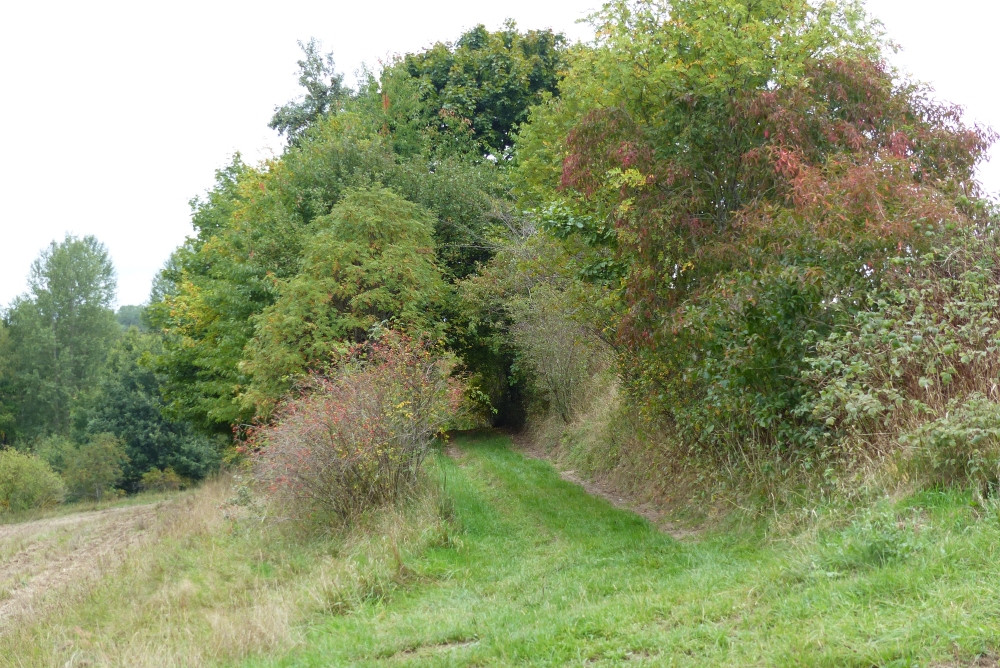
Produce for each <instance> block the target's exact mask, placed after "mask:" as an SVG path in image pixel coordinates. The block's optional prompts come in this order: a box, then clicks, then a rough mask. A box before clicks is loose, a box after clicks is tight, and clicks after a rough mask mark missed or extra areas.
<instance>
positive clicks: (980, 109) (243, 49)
mask: <svg viewBox="0 0 1000 668" xmlns="http://www.w3.org/2000/svg"><path fill="white" fill-rule="evenodd" d="M599 4H600V2H599V0H594V1H591V0H548V1H541V0H505V1H504V2H488V3H479V2H468V1H464V2H455V1H451V0H449V1H446V2H434V1H433V0H432V1H428V2H400V1H398V0H387V1H383V2H337V1H334V2H331V1H329V0H327V1H326V2H308V1H305V0H286V1H285V2H281V3H276V2H271V3H267V4H266V5H265V4H263V3H256V2H248V1H246V0H242V1H224V2H223V1H216V0H198V1H197V2H193V1H191V0H174V1H172V2H169V3H167V2H163V3H153V2H136V1H135V0H129V1H128V2H110V1H108V0H87V2H80V1H78V0H74V1H61V2H45V1H44V0H35V1H34V2H13V1H12V2H7V3H4V6H3V8H2V9H0V128H2V130H0V132H2V135H0V136H2V144H0V146H2V149H3V153H4V159H3V160H2V161H0V232H2V234H0V307H2V306H5V305H7V304H8V303H9V302H10V301H11V299H12V298H14V297H15V296H16V295H18V294H20V293H22V292H24V290H25V289H26V285H25V277H26V276H27V273H28V269H29V267H30V265H31V262H32V260H34V258H35V257H37V255H38V253H39V251H40V250H42V249H43V248H44V247H45V246H47V245H48V243H49V242H50V241H52V240H61V239H63V238H64V236H65V235H66V234H67V233H71V234H75V235H77V236H83V235H87V234H92V235H94V236H96V237H97V238H98V239H100V240H101V241H102V242H104V244H105V245H106V246H107V247H108V249H109V250H110V252H111V256H112V260H113V261H114V263H115V266H116V268H117V270H118V280H119V303H122V304H135V303H141V302H143V301H145V300H146V298H147V296H148V294H149V287H150V282H151V280H152V277H153V275H154V274H155V273H156V272H157V271H158V270H159V268H160V267H161V266H162V265H163V263H164V262H165V261H166V259H167V257H168V256H169V255H170V253H171V251H172V250H173V249H174V248H176V247H177V246H178V245H179V244H180V243H182V242H183V240H184V238H185V237H186V236H187V235H188V234H190V233H191V231H192V230H191V227H190V224H189V217H190V216H189V214H190V210H189V207H188V201H189V200H190V199H191V198H192V197H193V196H195V195H197V194H199V193H201V192H203V191H204V190H205V189H207V188H209V187H211V185H212V182H213V178H214V171H215V169H216V168H218V167H221V166H223V165H225V164H226V163H227V162H228V161H229V159H230V157H231V156H232V154H233V153H234V152H235V151H240V152H242V153H243V155H244V157H245V158H246V159H248V160H251V161H256V160H259V159H261V158H263V157H266V156H268V155H271V154H272V152H274V153H276V152H279V151H280V146H281V142H280V141H279V139H278V138H277V136H276V135H275V134H274V133H273V132H272V131H270V130H269V129H268V128H267V122H268V120H270V117H271V115H272V113H273V112H274V107H275V106H276V105H280V104H283V103H284V102H286V101H288V100H290V99H292V98H293V97H295V96H296V95H297V94H298V91H297V82H296V75H297V67H296V65H295V62H296V60H298V58H299V56H300V51H299V48H298V46H297V44H296V41H297V40H308V39H309V38H310V37H316V38H317V39H319V40H321V42H322V44H323V47H324V50H328V51H333V53H334V57H335V59H336V62H337V68H338V70H341V71H343V72H345V73H346V74H348V78H353V77H352V75H353V74H354V73H355V72H356V71H357V70H358V69H359V68H360V67H361V65H362V63H367V64H369V65H370V66H372V67H373V68H377V67H378V64H379V62H384V61H385V60H387V59H389V58H391V57H392V56H393V55H394V54H397V53H406V52H412V51H417V50H420V49H422V48H424V47H426V46H430V45H431V44H433V43H434V42H436V41H453V40H454V39H456V38H457V37H458V36H459V35H460V34H461V33H462V32H463V31H465V30H466V29H468V28H470V27H472V26H474V25H476V24H477V23H484V24H486V26H487V27H489V28H491V29H496V28H498V27H499V26H500V25H501V24H502V22H503V20H504V19H505V18H508V17H509V18H513V19H515V20H516V21H517V22H518V25H519V27H521V28H522V29H530V28H545V27H551V28H555V29H557V30H560V31H563V32H566V33H567V34H568V35H569V36H570V37H573V38H577V39H580V38H587V37H588V36H589V29H588V28H587V27H586V26H584V25H580V24H577V23H576V20H577V19H579V18H581V17H583V16H585V15H586V14H587V13H589V11H590V10H592V9H594V8H596V7H597V6H599ZM997 5H1000V3H993V2H987V1H986V0H952V1H951V2H948V3H942V2H940V1H939V0H935V1H931V0H869V2H868V6H869V8H870V10H871V12H872V13H873V14H874V15H875V16H877V17H879V18H880V19H882V21H883V22H884V23H885V25H886V27H887V30H888V33H889V35H890V37H892V38H893V39H894V40H895V41H896V42H898V43H899V44H900V45H901V46H902V48H903V51H902V52H901V53H900V54H899V55H898V56H897V57H896V62H897V64H898V65H900V66H901V67H902V68H903V69H905V70H906V71H908V72H910V73H911V74H913V75H914V76H915V77H916V78H918V79H921V80H923V81H927V82H929V83H931V84H932V85H933V86H934V87H935V88H936V89H937V91H938V93H939V96H940V97H942V98H944V99H947V100H950V101H953V102H958V103H961V104H963V105H965V106H966V108H967V110H968V113H969V116H970V117H971V118H973V119H976V120H978V121H981V122H984V123H987V124H990V125H993V126H994V127H997V128H1000V92H998V91H997V88H996V87H995V86H994V81H995V77H994V63H995V39H996V38H995V35H994V30H995V27H996V25H998V24H1000V6H997ZM994 163H995V164H991V165H988V166H987V167H986V168H985V169H984V170H983V171H982V174H981V178H982V180H983V182H984V183H985V184H986V186H987V188H988V189H989V190H990V191H991V192H997V191H1000V158H997V159H996V160H994Z"/></svg>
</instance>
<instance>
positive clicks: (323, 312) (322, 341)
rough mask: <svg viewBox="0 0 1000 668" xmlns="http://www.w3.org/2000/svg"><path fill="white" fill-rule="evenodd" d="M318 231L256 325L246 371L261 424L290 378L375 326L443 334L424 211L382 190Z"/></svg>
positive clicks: (319, 365) (352, 203)
mask: <svg viewBox="0 0 1000 668" xmlns="http://www.w3.org/2000/svg"><path fill="white" fill-rule="evenodd" d="M316 226H317V227H319V228H320V229H319V231H317V233H316V234H315V235H314V236H313V237H312V238H311V239H310V240H309V241H308V242H307V244H306V249H305V252H304V254H303V261H302V268H301V270H300V271H299V273H298V274H296V275H295V276H294V277H293V278H291V279H290V280H288V281H287V282H286V283H285V284H283V285H282V286H281V288H280V292H281V296H280V297H279V299H278V300H277V301H276V302H275V303H274V304H273V305H272V306H270V307H268V308H267V309H265V310H264V312H263V313H261V314H260V315H259V316H257V317H256V318H255V325H256V335H255V337H254V339H253V340H252V341H251V343H250V344H249V346H248V348H247V352H248V355H247V357H246V361H245V362H244V363H243V368H244V369H245V370H246V371H247V372H248V373H249V375H250V376H251V377H252V382H251V384H250V389H249V392H248V399H249V400H250V401H252V402H253V405H254V406H255V408H256V410H257V412H258V414H259V413H261V412H263V413H267V412H268V411H269V409H270V407H271V406H273V405H274V403H275V402H276V401H277V400H278V399H279V398H280V397H281V395H282V394H284V392H285V391H287V390H288V389H289V387H290V385H291V382H292V381H293V380H294V379H295V378H296V377H301V376H303V375H304V374H305V373H306V372H307V371H318V370H322V369H323V368H324V367H326V366H328V365H330V364H331V363H332V362H334V360H335V357H336V356H338V355H343V354H344V353H345V352H346V351H347V349H348V348H350V346H351V345H352V344H356V343H361V342H363V341H365V340H367V338H368V336H369V333H370V332H371V330H372V328H373V327H375V326H377V325H379V326H383V327H391V328H393V329H397V330H399V331H403V332H407V333H410V334H420V333H424V334H439V333H440V330H441V326H442V322H441V320H440V316H439V314H440V310H441V307H442V305H443V302H444V297H445V294H446V285H445V283H444V282H443V281H442V280H441V273H440V271H439V269H438V267H437V265H436V263H435V261H434V243H433V237H432V231H433V229H434V218H433V216H432V215H431V213H430V212H429V211H427V210H426V209H424V208H422V207H420V206H418V205H416V204H413V203H411V202H408V201H406V200H404V199H403V198H402V197H400V196H399V195H397V194H395V193H393V192H392V191H390V190H386V189H384V188H374V189H366V190H354V191H351V192H349V193H347V195H346V196H345V197H344V199H342V200H341V201H340V202H339V203H338V204H337V206H335V207H334V208H333V211H331V212H330V215H329V216H327V217H325V218H324V219H322V220H320V221H317V222H316Z"/></svg>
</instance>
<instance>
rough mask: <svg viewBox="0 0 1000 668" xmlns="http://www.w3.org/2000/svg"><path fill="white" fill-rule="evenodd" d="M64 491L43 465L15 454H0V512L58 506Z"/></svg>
mask: <svg viewBox="0 0 1000 668" xmlns="http://www.w3.org/2000/svg"><path fill="white" fill-rule="evenodd" d="M65 495H66V488H65V486H64V485H63V482H62V480H61V479H60V478H59V475H58V474H57V473H56V472H55V471H53V470H52V469H51V467H49V465H48V464H46V463H45V462H44V461H42V460H41V459H39V458H38V457H35V456H33V455H27V454H24V453H22V452H18V451H17V450H3V451H0V512H5V511H10V512H17V511H22V510H29V509H31V508H44V507H47V506H53V505H55V504H57V503H61V502H62V500H63V497H65Z"/></svg>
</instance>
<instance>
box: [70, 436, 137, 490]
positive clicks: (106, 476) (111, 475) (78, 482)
mask: <svg viewBox="0 0 1000 668" xmlns="http://www.w3.org/2000/svg"><path fill="white" fill-rule="evenodd" d="M127 461H128V457H127V456H126V454H125V448H124V447H123V446H122V442H121V441H120V440H118V439H117V438H116V437H115V436H114V434H95V435H94V436H93V437H91V438H90V440H88V441H87V442H86V443H84V444H82V445H80V446H79V447H77V448H75V449H74V450H72V451H71V452H70V453H69V456H68V457H67V461H66V471H65V472H64V474H63V477H64V478H65V480H66V488H67V491H68V492H69V497H70V498H71V499H74V500H80V499H93V500H94V501H100V500H101V499H102V498H103V497H104V496H105V495H107V494H109V493H114V489H115V486H116V485H117V484H118V483H119V482H120V481H121V477H122V467H123V465H124V464H125V463H126V462H127Z"/></svg>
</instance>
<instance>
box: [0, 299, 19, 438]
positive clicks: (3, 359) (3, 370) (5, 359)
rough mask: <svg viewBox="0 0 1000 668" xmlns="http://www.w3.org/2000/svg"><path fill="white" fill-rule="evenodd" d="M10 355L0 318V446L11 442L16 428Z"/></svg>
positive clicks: (15, 404) (5, 330)
mask: <svg viewBox="0 0 1000 668" xmlns="http://www.w3.org/2000/svg"><path fill="white" fill-rule="evenodd" d="M12 354H13V351H12V349H11V344H10V332H9V331H8V329H7V324H6V323H5V322H4V320H3V318H0V446H5V445H7V444H8V443H10V442H11V441H12V440H13V438H14V429H15V427H16V424H15V421H14V414H15V411H16V410H17V403H16V394H15V392H14V388H15V384H14V378H13V375H12V373H13V368H14V360H13V358H12Z"/></svg>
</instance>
